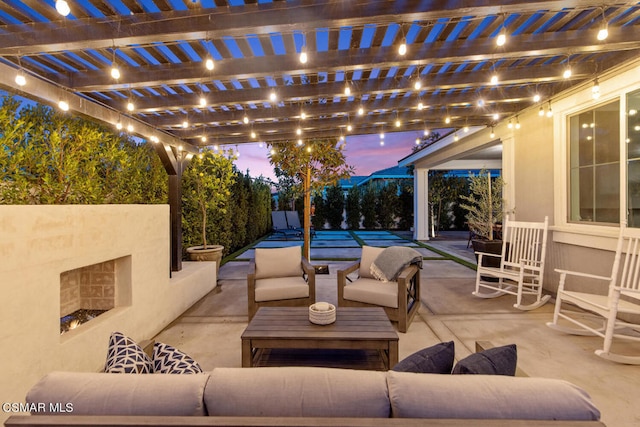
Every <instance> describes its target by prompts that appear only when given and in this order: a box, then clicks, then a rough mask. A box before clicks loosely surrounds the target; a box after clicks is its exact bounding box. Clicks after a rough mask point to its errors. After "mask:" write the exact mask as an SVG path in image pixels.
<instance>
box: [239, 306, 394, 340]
mask: <svg viewBox="0 0 640 427" xmlns="http://www.w3.org/2000/svg"><path fill="white" fill-rule="evenodd" d="M300 337H306V338H310V339H317V340H332V339H344V338H349V339H352V340H358V339H363V340H370V339H380V340H398V334H397V333H396V331H395V329H394V327H393V325H392V324H391V322H389V318H388V317H387V315H386V313H385V312H384V310H383V309H382V308H379V307H371V308H361V307H358V308H353V307H338V308H337V311H336V322H334V323H332V324H329V325H316V324H314V323H311V322H310V321H309V309H308V308H307V307H287V308H286V309H283V308H281V307H261V308H260V309H259V310H258V313H256V315H255V316H254V318H253V319H252V321H251V322H250V324H249V325H248V326H247V328H246V329H245V331H244V332H243V333H242V339H257V338H262V339H264V338H272V339H273V338H276V339H287V338H294V339H295V338H300Z"/></svg>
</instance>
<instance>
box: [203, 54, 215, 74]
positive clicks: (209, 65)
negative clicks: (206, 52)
mask: <svg viewBox="0 0 640 427" xmlns="http://www.w3.org/2000/svg"><path fill="white" fill-rule="evenodd" d="M204 66H205V68H206V69H207V70H209V71H212V70H213V69H214V68H215V63H214V62H213V58H211V57H210V56H208V57H207V59H206V60H205V61H204Z"/></svg>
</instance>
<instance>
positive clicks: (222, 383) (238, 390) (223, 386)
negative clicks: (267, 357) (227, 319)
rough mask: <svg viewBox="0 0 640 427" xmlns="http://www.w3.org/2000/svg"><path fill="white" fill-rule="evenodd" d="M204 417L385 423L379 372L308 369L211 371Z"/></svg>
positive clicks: (383, 387)
mask: <svg viewBox="0 0 640 427" xmlns="http://www.w3.org/2000/svg"><path fill="white" fill-rule="evenodd" d="M204 401H205V405H206V407H207V412H208V413H209V415H217V416H231V417H238V416H263V417H358V418H360V417H371V418H388V417H389V413H390V412H389V410H390V407H389V398H388V394H387V382H386V376H385V373H384V372H372V371H357V370H348V369H330V368H313V367H282V368H276V367H265V368H215V369H214V370H213V372H211V380H210V381H209V383H208V384H207V388H206V390H205V394H204Z"/></svg>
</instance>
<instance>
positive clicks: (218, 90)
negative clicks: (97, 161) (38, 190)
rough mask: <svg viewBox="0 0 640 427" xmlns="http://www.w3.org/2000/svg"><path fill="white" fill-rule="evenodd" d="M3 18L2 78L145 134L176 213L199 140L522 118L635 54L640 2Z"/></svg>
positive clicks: (157, 0) (45, 3)
mask: <svg viewBox="0 0 640 427" xmlns="http://www.w3.org/2000/svg"><path fill="white" fill-rule="evenodd" d="M63 3H66V5H67V6H69V9H70V13H69V14H68V15H66V16H63V15H61V14H60V13H59V12H58V11H57V10H56V6H58V7H63V6H64V4H63ZM0 25H1V27H0V29H1V31H0V83H1V84H2V85H3V86H4V87H5V88H7V89H9V90H11V91H13V92H16V93H21V94H26V95H27V96H29V97H31V98H34V99H37V100H39V101H43V102H47V103H50V104H52V105H56V104H58V102H59V101H65V102H66V103H67V104H68V105H69V108H70V109H71V110H72V111H74V112H75V113H77V114H82V115H87V116H90V117H93V118H95V119H97V120H100V121H103V122H106V123H112V124H113V125H114V126H115V125H117V124H118V123H120V124H122V125H124V126H125V129H126V126H127V125H132V126H133V130H132V131H131V132H133V133H135V134H137V135H138V136H140V137H142V138H144V139H147V140H149V141H153V142H154V143H155V144H156V147H157V152H158V153H159V155H160V157H161V158H162V160H163V162H164V165H165V168H166V169H167V172H168V173H169V183H170V204H171V205H172V219H179V215H180V211H179V201H180V175H181V171H182V168H183V167H184V164H185V162H187V161H188V160H187V159H188V154H189V153H196V152H197V151H198V149H199V148H201V147H204V146H211V145H218V146H233V145H240V144H247V143H259V142H262V143H270V144H277V143H279V142H282V141H290V140H297V139H303V140H304V139H307V138H315V137H322V138H326V137H335V138H339V137H345V136H348V135H349V134H358V135H361V134H371V133H376V134H377V133H381V132H394V131H416V132H422V131H425V130H429V129H437V128H444V127H446V128H453V129H464V128H465V127H471V126H492V125H494V124H495V123H496V122H498V121H502V120H511V121H513V123H514V124H515V123H516V122H517V120H518V114H519V112H521V111H522V110H523V109H525V108H529V107H531V106H532V105H534V104H536V105H537V104H539V108H540V109H541V110H543V111H545V110H548V109H549V108H551V106H552V103H553V98H554V96H555V95H557V94H558V93H559V92H562V91H565V90H567V89H569V88H571V87H572V86H574V85H578V84H584V83H585V82H588V81H593V82H594V91H596V90H597V81H598V75H600V74H602V73H604V72H606V71H607V69H609V68H611V67H613V66H616V65H619V64H621V63H623V62H625V61H628V60H631V59H633V58H636V57H638V55H639V54H640V2H638V1H603V0H554V1H532V0H507V1H484V0H483V1H480V0H475V1H473V0H449V1H440V0H437V1H386V0H368V1H367V0H351V1H347V0H293V1H267V0H265V1H262V0H258V1H255V0H253V1H252V0H67V1H66V2H61V1H59V0H58V1H56V0H5V1H3V2H2V3H0ZM604 30H607V33H608V34H607V36H606V37H605V33H604ZM502 36H504V39H503V37H502ZM502 40H504V43H503V44H501V43H499V41H502ZM403 46H404V48H405V49H404V51H403V49H402V47H403ZM303 54H306V61H303V58H302V56H303ZM209 60H211V62H209ZM211 65H213V66H211ZM114 66H115V67H116V68H117V69H118V70H119V74H120V76H119V77H118V78H115V77H114V76H113V75H112V73H111V69H112V67H114ZM16 74H22V75H24V77H25V80H26V84H24V85H22V84H21V83H22V82H19V83H18V82H16V80H14V78H15V76H16ZM595 93H596V92H594V94H595ZM272 95H273V96H274V98H272ZM129 103H131V105H130V106H129V105H128V104H129ZM172 223H173V224H174V225H173V228H174V230H173V235H174V236H173V239H174V245H173V246H174V249H173V250H172V251H173V254H172V263H173V264H174V267H179V263H180V260H179V257H180V252H181V251H180V245H179V242H178V240H179V235H180V230H179V227H180V226H179V224H180V222H179V221H175V220H174V221H172ZM176 245H177V248H176Z"/></svg>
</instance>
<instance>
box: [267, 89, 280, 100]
mask: <svg viewBox="0 0 640 427" xmlns="http://www.w3.org/2000/svg"><path fill="white" fill-rule="evenodd" d="M269 99H270V100H271V101H275V100H276V99H278V97H277V96H276V93H275V91H273V90H272V91H271V93H270V94H269Z"/></svg>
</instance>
